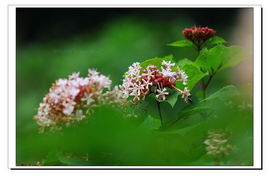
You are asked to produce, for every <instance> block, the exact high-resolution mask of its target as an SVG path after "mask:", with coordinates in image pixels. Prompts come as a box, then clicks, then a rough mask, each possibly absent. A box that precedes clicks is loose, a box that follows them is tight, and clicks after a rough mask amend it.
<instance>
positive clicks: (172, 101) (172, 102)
mask: <svg viewBox="0 0 269 179" xmlns="http://www.w3.org/2000/svg"><path fill="white" fill-rule="evenodd" d="M178 95H179V93H178V92H174V93H173V94H170V95H169V96H168V98H167V100H166V101H167V102H168V103H169V104H170V105H171V106H172V108H173V107H174V106H175V104H176V102H177V98H178Z"/></svg>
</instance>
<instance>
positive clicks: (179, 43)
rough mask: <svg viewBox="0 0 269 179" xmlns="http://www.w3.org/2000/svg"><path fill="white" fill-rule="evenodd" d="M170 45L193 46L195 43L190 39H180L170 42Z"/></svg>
mask: <svg viewBox="0 0 269 179" xmlns="http://www.w3.org/2000/svg"><path fill="white" fill-rule="evenodd" d="M168 46H172V47H192V46H193V43H192V41H189V40H180V41H176V42H172V43H170V44H168Z"/></svg>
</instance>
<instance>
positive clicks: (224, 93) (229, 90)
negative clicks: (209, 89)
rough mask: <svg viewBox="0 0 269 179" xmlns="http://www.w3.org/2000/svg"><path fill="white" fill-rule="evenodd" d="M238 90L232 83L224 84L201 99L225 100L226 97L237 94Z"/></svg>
mask: <svg viewBox="0 0 269 179" xmlns="http://www.w3.org/2000/svg"><path fill="white" fill-rule="evenodd" d="M239 94H240V93H239V91H238V89H237V88H236V87H235V86H233V85H228V86H225V87H223V88H221V89H220V90H218V91H217V92H215V93H213V94H211V95H210V96H209V97H207V98H206V99H204V100H202V101H201V102H203V101H209V100H221V101H225V100H227V99H230V98H232V97H234V96H237V95H239Z"/></svg>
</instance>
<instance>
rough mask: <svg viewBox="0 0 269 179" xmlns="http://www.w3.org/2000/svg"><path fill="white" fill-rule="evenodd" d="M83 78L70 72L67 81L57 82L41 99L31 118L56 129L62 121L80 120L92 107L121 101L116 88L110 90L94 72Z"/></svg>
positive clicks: (42, 125) (105, 79)
mask: <svg viewBox="0 0 269 179" xmlns="http://www.w3.org/2000/svg"><path fill="white" fill-rule="evenodd" d="M88 72H89V73H88V76H87V77H85V78H84V77H79V73H73V74H72V75H70V76H69V78H68V79H59V80H57V81H56V82H55V83H54V84H52V87H51V88H50V90H49V93H48V94H47V95H46V96H45V97H44V98H43V102H42V103H40V105H39V108H38V114H37V115H36V116H35V117H34V118H35V119H36V120H37V124H38V125H39V126H41V127H50V126H56V125H57V124H60V123H62V122H72V121H80V120H82V119H83V118H84V117H85V115H86V114H87V113H89V112H90V110H91V109H92V107H95V106H97V105H99V104H102V103H105V101H107V102H109V103H113V102H118V101H120V100H121V99H122V98H121V97H122V96H121V93H120V92H119V90H118V87H115V88H114V89H113V90H112V91H110V90H109V89H110V85H111V80H110V79H109V78H108V77H106V76H104V75H102V74H100V73H98V72H97V71H95V70H91V69H89V70H88Z"/></svg>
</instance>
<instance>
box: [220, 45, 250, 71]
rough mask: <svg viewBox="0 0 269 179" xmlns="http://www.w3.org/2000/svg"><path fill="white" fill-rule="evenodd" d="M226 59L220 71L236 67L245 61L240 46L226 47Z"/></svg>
mask: <svg viewBox="0 0 269 179" xmlns="http://www.w3.org/2000/svg"><path fill="white" fill-rule="evenodd" d="M226 50H227V51H226V56H227V57H226V58H225V59H224V62H223V66H222V67H221V69H220V70H222V69H225V68H229V67H233V66H236V65H237V64H238V63H239V62H240V61H241V60H244V59H246V54H245V52H244V49H243V48H242V47H240V46H230V47H226Z"/></svg>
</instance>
